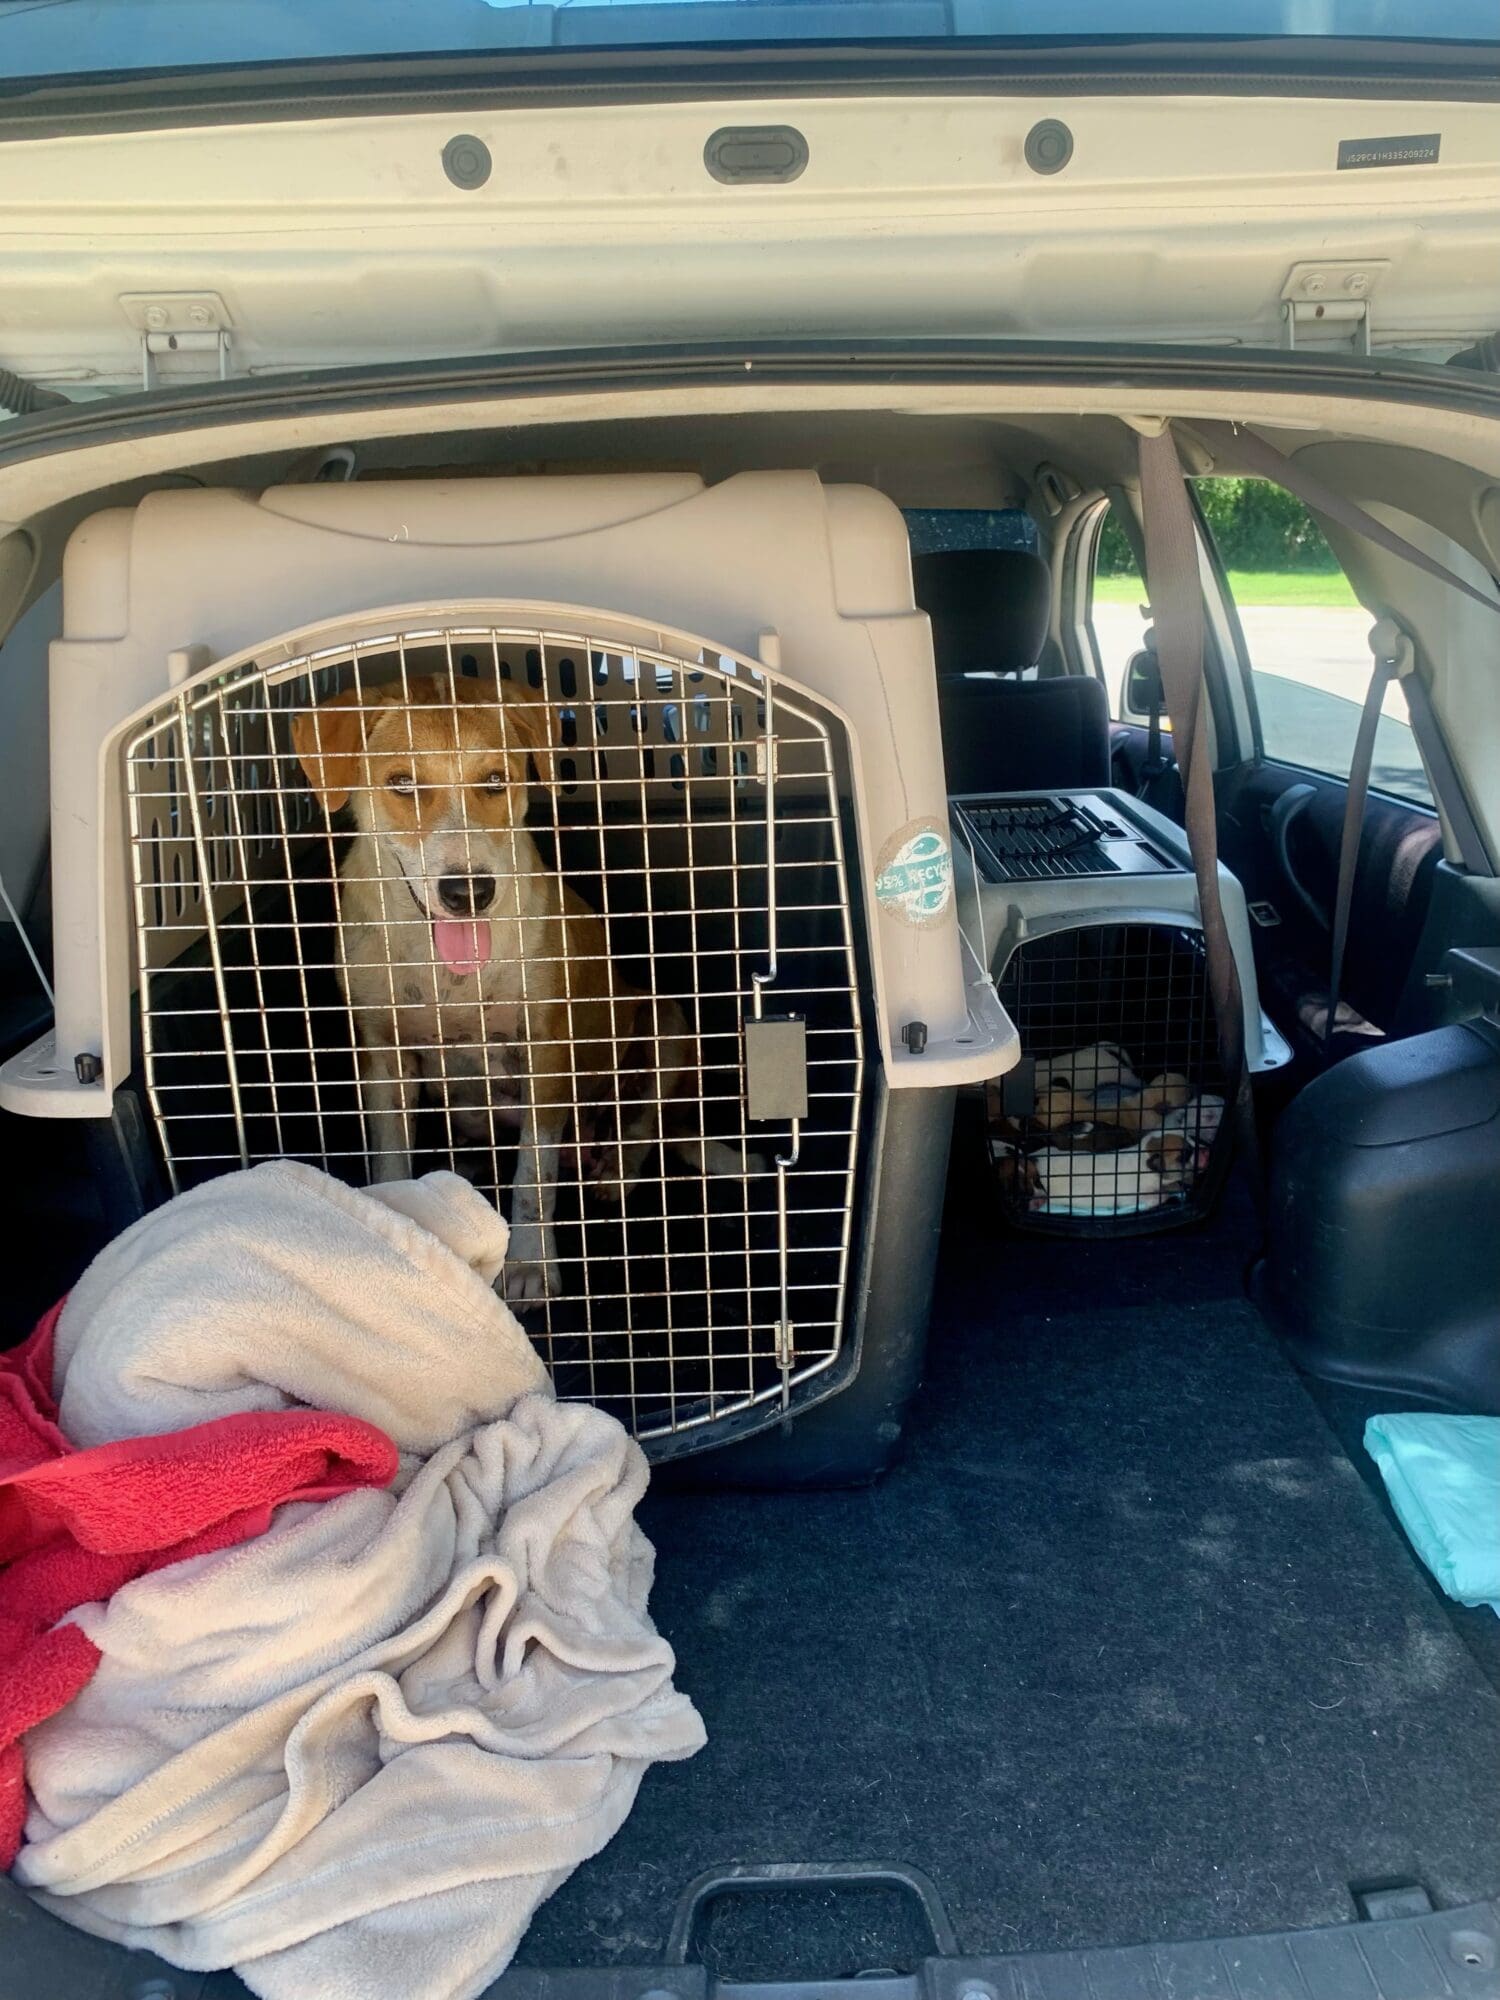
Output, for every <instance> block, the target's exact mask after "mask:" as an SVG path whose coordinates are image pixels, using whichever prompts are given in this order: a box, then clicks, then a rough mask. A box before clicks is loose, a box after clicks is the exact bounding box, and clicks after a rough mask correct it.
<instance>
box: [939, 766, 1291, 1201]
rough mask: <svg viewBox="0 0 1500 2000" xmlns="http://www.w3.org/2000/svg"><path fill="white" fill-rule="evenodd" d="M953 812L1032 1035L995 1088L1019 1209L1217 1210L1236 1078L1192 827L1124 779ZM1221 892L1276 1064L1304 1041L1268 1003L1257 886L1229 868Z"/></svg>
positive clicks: (989, 1100) (985, 921) (993, 1142)
mask: <svg viewBox="0 0 1500 2000" xmlns="http://www.w3.org/2000/svg"><path fill="white" fill-rule="evenodd" d="M953 816H954V824H955V828H956V833H957V846H958V851H959V854H960V857H961V860H960V883H961V898H962V900H963V902H964V905H965V921H966V923H968V924H970V925H972V926H973V927H974V928H975V930H976V931H977V932H978V934H979V935H980V936H982V937H984V938H986V939H992V940H994V947H993V958H992V960H991V962H992V963H993V966H994V970H995V974H996V979H997V984H998V987H999V992H1000V998H1001V1003H1002V1005H1003V1006H1004V1007H1005V1009H1006V1012H1007V1013H1008V1015H1009V1016H1010V1018H1011V1019H1012V1020H1013V1021H1014V1023H1015V1025H1016V1029H1017V1032H1018V1034H1019V1036H1020V1041H1021V1048H1022V1051H1023V1054H1022V1058H1021V1061H1020V1062H1019V1063H1018V1064H1017V1065H1016V1066H1015V1067H1014V1068H1013V1069H1011V1070H1009V1071H1008V1072H1007V1073H1006V1074H1005V1075H1004V1076H1003V1077H1001V1078H999V1079H996V1080H995V1081H993V1082H992V1083H990V1084H989V1085H988V1086H987V1089H986V1094H985V1099H986V1102H985V1108H986V1118H985V1131H986V1143H987V1147H988V1153H989V1161H990V1166H991V1168H992V1171H993V1174H994V1179H995V1186H996V1189H997V1193H998V1197H999V1201H1000V1205H1001V1208H1002V1211H1003V1212H1004V1214H1005V1215H1006V1217H1007V1219H1008V1220H1010V1221H1011V1222H1013V1223H1015V1224H1016V1225H1017V1226H1019V1227H1022V1228H1025V1229H1030V1230H1039V1231H1044V1232H1051V1233H1055V1234H1070V1235H1077V1234H1101V1235H1116V1234H1124V1233H1139V1232H1144V1231H1148V1230H1153V1229H1162V1228H1167V1227H1170V1226H1172V1225H1173V1224H1175V1223H1179V1222H1185V1221H1189V1220H1192V1219H1193V1218H1194V1217H1196V1216H1201V1215H1203V1214H1205V1213H1206V1212H1207V1211H1208V1209H1209V1207H1210V1206H1211V1205H1212V1202H1213V1200H1214V1197H1215V1195H1216V1194H1217V1192H1218V1188H1219V1186H1220V1184H1221V1182H1222V1180H1223V1176H1224V1173H1225V1171H1226V1170H1227V1167H1228V1164H1229V1156H1230V1149H1231V1145H1232V1135H1231V1132H1230V1129H1229V1121H1228V1118H1227V1104H1226V1100H1227V1099H1228V1097H1229V1095H1230V1092H1231V1087H1232V1086H1231V1080H1230V1079H1228V1078H1226V1076H1225V1075H1224V1071H1223V1065H1222V1062H1221V1059H1220V1055H1219V1046H1218V1033H1217V1027H1216V1023H1215V1017H1214V1008H1213V1000H1212V994H1211V989H1210V985H1209V976H1208V958H1207V952H1206V949H1205V945H1204V939H1203V932H1202V927H1201V922H1200V920H1199V916H1198V909H1197V887H1196V882H1195V879H1194V876H1193V872H1192V865H1191V859H1190V856H1189V854H1188V849H1187V843H1186V840H1185V837H1184V835H1183V833H1182V830H1181V829H1180V828H1178V827H1175V826H1174V825H1173V824H1172V823H1171V822H1170V821H1169V820H1166V819H1164V818H1162V816H1161V815H1159V814H1157V813H1154V812H1152V811H1151V810H1150V809H1149V808H1148V807H1144V806H1142V805H1141V804H1140V802H1139V801H1138V800H1135V799H1132V798H1129V797H1128V796H1127V795H1126V794H1123V793H1116V792H1108V793H1089V794H1079V793H1059V794H1054V795H1048V796H1041V797H1036V796H1017V795H1010V794H1007V795H1003V796H999V797H990V798H963V799H958V800H955V801H954V804H953ZM965 890H966V893H964V892H965ZM1220 892H1221V896H1222V898H1223V902H1224V907H1225V915H1226V920H1227V922H1228V926H1229V931H1230V936H1231V941H1232V943H1233V945H1234V947H1235V957H1236V964H1237V967H1238V969H1239V975H1240V980H1241V983H1242V987H1243V990H1244V994H1245V1007H1246V1024H1245V1032H1246V1051H1247V1058H1248V1060H1249V1063H1250V1067H1251V1069H1252V1072H1264V1071H1266V1070H1269V1069H1274V1068H1276V1067H1278V1066H1279V1064H1280V1063H1281V1062H1284V1061H1285V1060H1287V1059H1288V1058H1287V1052H1286V1050H1285V1045H1284V1044H1282V1043H1281V1042H1280V1038H1279V1037H1278V1036H1276V1033H1275V1030H1274V1029H1272V1028H1271V1026H1270V1024H1269V1023H1268V1022H1266V1021H1265V1020H1264V1019H1263V1017H1262V1016H1261V1014H1260V1010H1259V1007H1258V1006H1257V1005H1256V1002H1255V983H1254V966H1253V961H1252V960H1251V957H1250V944H1249V934H1248V924H1247V919H1246V914H1245V903H1244V897H1243V894H1242V893H1241V892H1240V889H1239V885H1238V883H1236V882H1235V881H1234V878H1233V877H1232V876H1230V875H1229V874H1228V873H1227V871H1225V870H1223V869H1221V870H1220ZM985 948H986V950H987V952H988V946H986V947H985Z"/></svg>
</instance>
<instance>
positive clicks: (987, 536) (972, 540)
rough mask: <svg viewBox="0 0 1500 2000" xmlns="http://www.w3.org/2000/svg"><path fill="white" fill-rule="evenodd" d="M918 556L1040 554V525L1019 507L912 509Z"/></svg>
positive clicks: (910, 527)
mask: <svg viewBox="0 0 1500 2000" xmlns="http://www.w3.org/2000/svg"><path fill="white" fill-rule="evenodd" d="M904 512H905V516H906V531H907V533H908V534H909V535H910V536H911V552H912V554H913V555H914V556H933V555H939V554H944V553H946V552H947V551H948V550H950V549H1027V550H1029V551H1030V553H1031V554H1032V555H1035V554H1036V553H1037V542H1038V539H1039V538H1038V536H1037V531H1036V522H1035V521H1033V520H1032V518H1031V516H1030V515H1029V514H1027V513H1025V512H1023V511H1022V509H1021V508H1019V507H908V508H906V509H905V510H904Z"/></svg>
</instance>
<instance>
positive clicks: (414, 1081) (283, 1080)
mask: <svg viewBox="0 0 1500 2000" xmlns="http://www.w3.org/2000/svg"><path fill="white" fill-rule="evenodd" d="M63 596H64V631H63V636H62V637H61V639H60V640H59V641H58V642H57V643H56V645H55V647H54V651H53V660H52V687H51V701H52V811H53V843H54V845H53V855H54V863H53V866H54V883H55V889H54V898H55V936H56V972H57V980H56V983H57V1025H56V1033H55V1036H54V1037H49V1038H48V1039H47V1040H46V1041H45V1042H43V1043H38V1044H37V1045H36V1046H34V1047H33V1048H32V1049H30V1050H28V1051H27V1052H25V1053H24V1054H23V1055H22V1056H21V1057H20V1058H18V1059H17V1060H15V1061H13V1062H12V1063H10V1064H9V1065H8V1066H7V1068H6V1070H5V1072H4V1074H3V1078H0V1101H3V1102H4V1103H5V1104H6V1105H7V1106H8V1107H9V1108H10V1109H12V1110H16V1111H23V1112H28V1113H32V1114H35V1115H41V1116H53V1117H69V1116H71V1117H85V1118H103V1117H108V1116H109V1115H110V1113H111V1111H112V1108H113V1106H114V1102H115V1093H116V1092H117V1091H119V1090H120V1089H121V1088H122V1087H125V1086H129V1087H130V1088H131V1089H133V1090H134V1089H138V1090H139V1092H140V1093H141V1094H142V1095H143V1097H144V1101H145V1104H146V1106H147V1107H148V1111H149V1120H148V1122H149V1126H150V1128H151V1131H152V1133H153V1135H154V1142H155V1148H156V1151H157V1154H158V1157H159V1162H160V1166H161V1168H162V1170H163V1171H164V1175H165V1180H166V1183H167V1184H168V1185H169V1186H171V1187H173V1188H184V1187H188V1186H191V1185H193V1184H195V1183H196V1182H198V1181H200V1180H202V1179H203V1178H205V1177H206V1176H208V1175H212V1174H216V1173H222V1172H224V1171H226V1170H230V1169H234V1168H238V1167H242V1166H248V1165H253V1164H254V1163H255V1162H257V1161H260V1160H265V1159H270V1158H275V1157H279V1156H282V1155H290V1156H295V1157H298V1158H303V1159H308V1160H311V1161H314V1162H315V1163H317V1164H319V1165H321V1166H324V1167H326V1168H327V1169H328V1170H329V1171H330V1172H332V1173H334V1174H337V1175H339V1176H341V1177H343V1178H344V1179H346V1180H349V1181H351V1182H353V1183H355V1184H363V1183H364V1182H366V1181H368V1180H370V1179H372V1178H380V1177H385V1178H397V1177H400V1176H401V1175H403V1174H406V1173H410V1172H413V1171H421V1170H424V1169H426V1168H430V1167H433V1166H445V1167H451V1168H455V1169H457V1170H458V1171H460V1172H462V1173H464V1174H465V1175H467V1176H468V1177H469V1178H470V1179H472V1180H473V1181H475V1182H476V1183H477V1184H478V1185H479V1186H481V1187H482V1188H484V1189H485V1191H486V1192H488V1193H489V1194H491V1195H492V1196H493V1197H494V1198H495V1199H496V1201H497V1202H498V1203H499V1204H500V1205H502V1206H504V1207H506V1208H507V1210H508V1211H509V1212H510V1213H511V1215H512V1268H511V1272H510V1278H509V1282H510V1284H511V1285H512V1288H513V1291H514V1294H515V1296H516V1302H517V1305H518V1307H519V1308H520V1309H521V1310H523V1311H524V1312H525V1313H526V1314H527V1315H528V1317H527V1324H528V1326H529V1327H530V1328H531V1330H532V1331H533V1333H534V1336H535V1337H536V1338H537V1340H538V1341H539V1343H540V1345H541V1347H542V1350H543V1353H544V1355H545V1356H546V1357H547V1359H548V1361H549V1364H550V1365H551V1367H552V1369H553V1371H554V1374H555V1377H556V1380H557V1383H558V1387H559V1391H560V1393H562V1394H564V1395H570V1396H580V1397H587V1398H589V1399H591V1400H595V1401H599V1402H602V1403H604V1404H605V1405H606V1406H607V1407H609V1408H611V1409H614V1410H616V1411H617V1412H618V1413H619V1414H620V1415H621V1417H622V1418H623V1419H624V1420H625V1421H626V1422H627V1423H628V1424H629V1425H630V1426H631V1428H632V1429H633V1430H635V1432H636V1433H637V1434H638V1435H639V1436H641V1437H642V1438H644V1439H648V1440H651V1441H653V1448H654V1449H655V1450H656V1451H657V1453H658V1454H659V1455H669V1454H671V1453H674V1452H680V1451H685V1450H690V1449H695V1448H697V1447H700V1446H703V1445H707V1444H709V1443H712V1442H720V1441H724V1440H726V1439H728V1438H737V1437H739V1436H741V1435H742V1434H743V1433H744V1432H746V1431H748V1430H753V1429H757V1428H760V1427H761V1426H763V1425H766V1424H769V1423H779V1422H781V1421H782V1420H783V1419H784V1418H785V1417H787V1416H789V1415H795V1414H796V1413H798V1412H799V1411H801V1410H803V1409H804V1408H805V1407H807V1406H809V1405H811V1404H812V1403H814V1402H817V1401H820V1400H822V1399H824V1398H826V1397H827V1396H829V1395H830V1394H831V1393H832V1391H834V1390H835V1389H848V1388H849V1387H850V1385H851V1384H852V1383H853V1382H854V1379H855V1377H856V1376H857V1375H858V1373H859V1372H860V1364H861V1359H862V1357H868V1356H869V1355H870V1354H871V1353H872V1352H873V1347H872V1343H879V1342H883V1341H886V1340H888V1339H891V1338H897V1339H899V1340H902V1341H904V1342H906V1343H908V1344H910V1342H911V1341H912V1340H913V1339H915V1340H916V1342H917V1346H918V1348H919V1345H920V1328H921V1325H922V1322H923V1320H924V1318H925V1309H926V1292H927V1288H928V1285H929V1283H930V1271H931V1257H932V1249H933V1245H934V1243H935V1217H936V1210H937V1203H938V1200H939V1199H940V1193H941V1183H942V1175H943V1165H944V1160H945V1138H946V1120H947V1117H948V1115H949V1114H950V1113H951V1104H952V1095H953V1091H954V1089H955V1087H956V1086H957V1085H960V1084H962V1083H966V1082H977V1081H980V1080H983V1079H986V1078H989V1077H993V1076H995V1075H997V1074H998V1073H999V1072H1000V1071H1001V1070H1002V1069H1003V1068H1005V1067H1006V1066H1007V1064H1008V1063H1010V1062H1012V1061H1013V1060H1014V1059H1015V1056H1016V1053H1017V1051H1016V1041H1015V1034H1014V1031H1013V1029H1012V1028H1011V1026H1010V1023H1009V1021H1008V1020H1007V1018H1006V1017H1005V1015H1004V1013H1003V1012H1002V1010H1001V1009H1000V1007H999V1004H998V1001H997V999H996V996H995V991H994V987H993V985H992V983H991V981H990V978H989V974H988V972H987V970H986V968H985V967H983V966H982V965H979V964H978V963H977V962H975V961H974V960H973V958H972V956H969V957H968V958H967V961H966V956H965V953H966V947H965V945H964V942H963V940H962V939H961V936H960V931H959V927H958V922H957V916H956V908H955V899H954V893H953V868H952V857H951V846H950V836H949V829H948V820H947V807H946V800H945V796H944V781H943V769H942V756H941V749H940V744H939V735H938V723H937V710H936V699H935V691H934V681H933V669H932V654H931V644H930V638H929V634H928V627H927V621H926V619H925V618H924V617H923V616H922V615H921V614H920V613H918V612H917V611H915V610H914V609H913V605H912V598H911V580H910V562H909V557H908V552H907V537H906V531H905V528H904V524H903V522H902V519H901V516H900V515H899V513H898V512H897V511H896V509H895V508H894V507H893V506H892V505H891V504H890V503H889V502H888V501H886V500H885V499H883V498H882V497H881V496H880V495H878V494H876V493H874V492H870V491H866V490H863V489H860V488H852V487H843V488H840V487H830V488H825V487H824V486H823V485H822V484H821V483H820V482H819V481H818V479H817V478H816V477H814V476H813V475H810V474H805V473H787V474H746V475H742V476H740V477H737V478H734V479H730V480H728V481H726V482H725V483H723V484H722V485H720V486H717V487H713V488H705V487H704V485H703V484H702V482H701V481H700V480H699V479H698V478H696V477H693V476H686V475H676V474H673V475H632V476H620V477H599V478H595V477H568V478H516V479H486V480H472V481H469V480H466V481H434V482H417V481H413V482H410V483H407V482H400V483H387V484H370V485H361V484H350V485H343V486H323V485H309V486H298V487H288V488H283V489H278V490H273V491H270V492H266V493H263V494H259V495H255V494H250V493H242V492H232V491H212V490H209V491H197V492H181V493H176V492H174V493H163V494H157V495H153V496H152V497H151V498H149V499H147V500H146V501H144V502H143V503H142V504H141V505H140V506H139V507H137V508H134V509H118V510H113V511H110V512H106V513H102V514H99V515H96V516H95V517H94V518H93V519H91V520H90V521H88V522H86V523H85V524H84V525H83V526H82V527H81V528H79V529H78V531H77V532H76V534H75V535H74V537H73V540H72V543H71V545H70V547H69V550H68V554H67V558H66V564H65V570H64V583H63ZM882 1260H884V1262H885V1263H886V1264H888V1265H889V1270H888V1271H887V1272H886V1274H885V1276H883V1277H882V1275H881V1266H882ZM913 1272H914V1273H915V1281H914V1279H913V1275H912V1274H913ZM893 1316H895V1318H896V1319H898V1320H899V1321H900V1322H901V1323H902V1324H901V1326H900V1329H899V1330H893V1327H892V1325H888V1324H887V1322H888V1321H892V1319H893ZM914 1367H915V1360H914V1358H913V1359H911V1362H910V1367H908V1369H907V1370H906V1373H908V1374H909V1373H910V1372H911V1371H912V1369H914ZM887 1374H888V1380H889V1382H898V1380H899V1379H904V1378H903V1377H902V1371H901V1370H899V1369H898V1370H897V1371H895V1373H894V1374H890V1373H889V1371H887ZM899 1400H900V1398H899V1395H896V1396H894V1398H893V1397H892V1395H891V1394H890V1393H889V1392H888V1393H887V1394H886V1403H891V1404H892V1406H894V1403H895V1402H899ZM840 1401H841V1402H842V1403H843V1404H844V1407H845V1409H846V1410H854V1409H856V1408H858V1407H859V1398H858V1397H857V1396H853V1397H851V1396H846V1397H843V1398H841V1399H840ZM881 1411H884V1414H881ZM881 1411H877V1410H876V1409H875V1407H874V1405H872V1406H871V1408H870V1410H869V1411H868V1412H867V1413H866V1414H867V1415H868V1417H869V1420H870V1423H871V1424H872V1425H873V1426H874V1429H877V1430H878V1429H881V1428H882V1426H883V1427H884V1431H885V1432H889V1433H890V1435H891V1436H893V1435H894V1431H893V1429H892V1422H893V1420H892V1419H891V1417H890V1412H889V1410H888V1409H886V1407H885V1404H884V1403H883V1404H882V1405H881ZM897 1420H898V1419H897ZM872 1435H873V1432H872ZM888 1441H889V1440H888V1439H887V1442H888Z"/></svg>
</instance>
